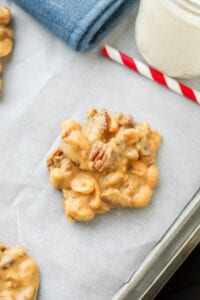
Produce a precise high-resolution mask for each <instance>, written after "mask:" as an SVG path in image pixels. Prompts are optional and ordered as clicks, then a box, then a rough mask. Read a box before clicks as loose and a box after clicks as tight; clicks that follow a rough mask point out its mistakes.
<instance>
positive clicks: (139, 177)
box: [47, 109, 161, 221]
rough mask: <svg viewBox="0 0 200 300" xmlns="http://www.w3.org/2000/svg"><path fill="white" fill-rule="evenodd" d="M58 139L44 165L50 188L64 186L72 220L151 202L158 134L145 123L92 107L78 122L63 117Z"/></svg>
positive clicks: (90, 217) (156, 171)
mask: <svg viewBox="0 0 200 300" xmlns="http://www.w3.org/2000/svg"><path fill="white" fill-rule="evenodd" d="M61 138H62V142H61V145H60V147H59V148H58V149H56V150H55V151H54V152H53V153H52V154H51V155H50V156H49V158H48V161H47V165H48V168H49V171H50V181H51V183H52V185H53V187H54V188H56V189H61V190H62V193H63V196H64V199H65V201H64V210H65V213H66V216H67V218H68V219H69V220H70V221H86V220H91V219H92V218H94V216H95V215H96V214H98V213H104V212H106V211H108V210H110V209H111V208H114V207H142V206H145V205H147V204H148V203H149V201H150V199H151V197H152V194H153V189H154V187H155V186H156V185H157V182H158V169H157V167H156V166H155V164H154V162H155V157H156V152H157V150H158V148H159V147H160V142H161V136H160V134H159V133H158V132H156V131H152V130H151V128H150V126H149V124H148V123H141V124H137V123H135V122H134V121H133V119H132V117H131V116H125V115H124V114H122V113H120V114H118V115H111V114H109V113H108V112H107V111H106V110H105V109H103V110H101V111H100V112H98V111H97V110H96V109H90V110H89V111H88V113H87V114H86V117H85V119H84V122H83V125H82V126H81V125H80V124H79V123H78V122H76V121H74V120H71V119H70V120H66V121H64V122H63V123H62V125H61Z"/></svg>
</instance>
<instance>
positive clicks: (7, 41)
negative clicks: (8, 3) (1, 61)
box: [0, 6, 14, 57]
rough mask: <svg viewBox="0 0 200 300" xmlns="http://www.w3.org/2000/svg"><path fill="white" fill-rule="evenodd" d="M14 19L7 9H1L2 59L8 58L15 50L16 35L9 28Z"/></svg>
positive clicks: (0, 44)
mask: <svg viewBox="0 0 200 300" xmlns="http://www.w3.org/2000/svg"><path fill="white" fill-rule="evenodd" d="M11 18H12V15H11V12H10V10H9V9H8V8H6V7H2V6H1V7H0V57H5V56H8V55H9V54H10V53H11V51H12V49H13V38H14V33H13V31H12V29H10V28H9V27H7V25H8V24H9V23H10V21H11Z"/></svg>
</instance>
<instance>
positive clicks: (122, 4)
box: [13, 0, 137, 52]
mask: <svg viewBox="0 0 200 300" xmlns="http://www.w3.org/2000/svg"><path fill="white" fill-rule="evenodd" d="M13 1H14V2H15V3H17V4H19V5H20V6H21V7H22V8H24V9H25V10H26V11H27V12H29V13H30V14H31V15H32V16H33V17H35V18H36V19H37V20H38V21H39V22H41V23H42V24H43V25H45V26H46V27H47V28H48V29H49V30H50V31H52V32H53V33H54V34H56V35H57V36H59V37H60V38H61V39H63V40H64V41H65V42H66V43H67V44H68V45H69V46H70V47H72V48H73V49H74V50H76V51H82V52H84V51H86V50H88V49H90V48H92V47H94V46H95V45H96V44H97V43H98V42H99V41H100V40H101V39H102V38H103V37H104V36H105V35H106V34H107V33H108V32H109V31H110V30H111V29H112V28H113V26H114V25H116V24H117V23H118V22H119V21H120V20H121V18H122V17H123V16H124V15H126V14H127V13H128V12H129V11H130V10H131V8H132V7H133V6H134V5H135V4H136V2H137V0H79V1H78V0H13Z"/></svg>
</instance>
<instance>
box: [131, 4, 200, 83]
mask: <svg viewBox="0 0 200 300" xmlns="http://www.w3.org/2000/svg"><path fill="white" fill-rule="evenodd" d="M136 43H137V46H138V49H139V51H140V53H141V54H142V56H143V57H144V59H145V60H146V61H147V62H148V63H149V64H150V65H151V66H153V67H155V68H156V69H158V70H160V71H162V72H164V73H165V74H167V75H169V76H172V77H183V78H188V77H193V76H199V75H200V0H141V1H140V8H139V12H138V17H137V20H136Z"/></svg>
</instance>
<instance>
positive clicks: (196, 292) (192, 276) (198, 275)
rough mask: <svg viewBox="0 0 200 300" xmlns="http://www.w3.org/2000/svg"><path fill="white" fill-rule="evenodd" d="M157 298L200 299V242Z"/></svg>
mask: <svg viewBox="0 0 200 300" xmlns="http://www.w3.org/2000/svg"><path fill="white" fill-rule="evenodd" d="M155 300H200V244H199V245H198V246H197V247H196V249H195V250H194V251H193V252H192V254H191V255H190V256H189V257H188V258H187V259H186V261H185V262H184V263H183V265H182V266H181V267H180V268H179V269H178V271H177V272H176V273H175V274H174V276H173V277H172V278H171V279H170V280H169V282H168V283H167V284H166V286H165V287H164V288H163V289H162V290H161V292H160V293H159V294H158V296H157V297H156V298H155Z"/></svg>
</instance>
